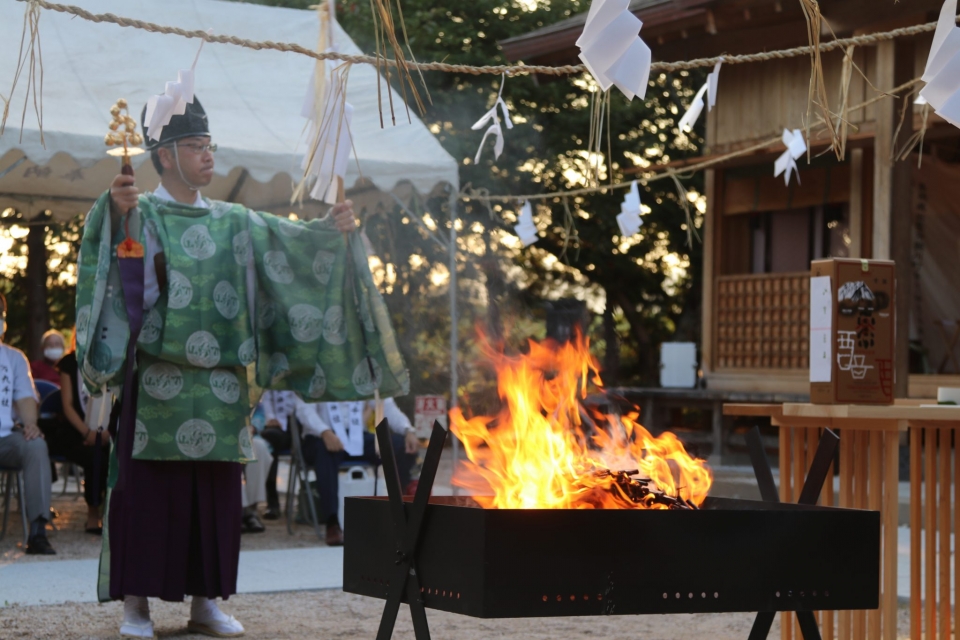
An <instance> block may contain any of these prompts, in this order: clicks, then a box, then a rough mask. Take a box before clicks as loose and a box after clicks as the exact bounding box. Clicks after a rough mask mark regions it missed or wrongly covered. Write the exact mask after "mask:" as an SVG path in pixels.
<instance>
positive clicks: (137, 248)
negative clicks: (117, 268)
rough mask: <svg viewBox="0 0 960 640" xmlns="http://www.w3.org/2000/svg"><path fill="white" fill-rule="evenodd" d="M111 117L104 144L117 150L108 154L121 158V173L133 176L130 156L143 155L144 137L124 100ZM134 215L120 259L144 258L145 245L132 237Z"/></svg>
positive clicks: (119, 248) (127, 224) (126, 228)
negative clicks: (138, 131)
mask: <svg viewBox="0 0 960 640" xmlns="http://www.w3.org/2000/svg"><path fill="white" fill-rule="evenodd" d="M123 112H126V113H123ZM110 115H111V116H113V120H112V121H111V122H110V131H109V132H108V133H107V135H106V136H105V137H104V139H103V142H104V143H105V144H106V145H107V146H108V147H116V148H114V149H110V150H108V151H107V154H108V155H111V156H119V157H121V158H122V162H123V165H122V166H121V168H120V173H122V174H123V175H125V176H132V175H133V165H131V164H130V156H136V155H140V154H141V153H143V149H142V148H141V147H140V146H139V145H141V144H143V136H142V135H140V134H139V133H137V121H136V120H134V119H133V116H131V115H130V110H129V109H128V107H127V101H126V100H124V99H123V98H120V99H119V100H117V103H116V104H115V105H113V106H112V107H110ZM132 213H133V211H131V212H130V213H128V214H127V219H126V221H125V222H124V233H125V234H126V238H125V239H124V240H123V242H121V243H120V244H119V246H117V256H118V257H120V258H143V245H141V244H140V243H139V242H137V241H136V240H134V239H133V238H131V237H130V216H131V214H132Z"/></svg>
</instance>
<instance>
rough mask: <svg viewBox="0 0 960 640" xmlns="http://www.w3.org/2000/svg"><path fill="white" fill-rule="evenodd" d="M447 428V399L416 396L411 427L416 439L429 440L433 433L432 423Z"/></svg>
mask: <svg viewBox="0 0 960 640" xmlns="http://www.w3.org/2000/svg"><path fill="white" fill-rule="evenodd" d="M434 420H437V421H439V422H440V424H441V425H443V426H444V428H445V427H446V426H447V399H446V398H444V397H443V396H417V398H416V408H415V409H414V416H413V426H414V428H415V429H416V430H417V437H418V438H429V437H430V434H432V433H433V421H434Z"/></svg>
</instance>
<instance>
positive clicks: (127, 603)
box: [120, 596, 156, 639]
mask: <svg viewBox="0 0 960 640" xmlns="http://www.w3.org/2000/svg"><path fill="white" fill-rule="evenodd" d="M120 637H121V638H138V639H139V638H151V639H152V638H155V637H156V636H155V635H154V634H153V622H151V621H150V605H149V604H147V599H146V598H141V597H140V596H124V598H123V624H121V625H120Z"/></svg>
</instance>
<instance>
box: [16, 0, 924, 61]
mask: <svg viewBox="0 0 960 640" xmlns="http://www.w3.org/2000/svg"><path fill="white" fill-rule="evenodd" d="M20 1H21V2H22V1H24V0H20ZM26 1H27V2H28V3H29V4H31V5H36V6H39V7H40V8H42V9H47V10H49V11H57V12H59V13H66V14H70V15H73V16H76V17H78V18H82V19H84V20H88V21H90V22H96V23H109V24H115V25H118V26H120V27H128V28H133V29H141V30H143V31H149V32H151V33H161V34H166V35H178V36H181V37H184V38H200V39H202V40H206V41H207V42H213V43H218V44H230V45H234V46H238V47H244V48H247V49H254V50H263V49H270V50H273V51H284V52H288V53H297V54H300V55H304V56H307V57H310V58H314V59H316V60H341V61H343V62H352V63H355V64H370V65H374V66H376V65H377V63H378V61H379V62H380V63H384V64H386V65H388V66H390V67H395V66H397V64H398V63H397V62H396V61H395V60H390V59H388V60H386V61H384V60H383V59H382V58H377V56H367V55H359V56H358V55H348V54H343V53H335V52H317V51H313V50H312V49H309V48H307V47H304V46H301V45H299V44H295V43H289V42H273V41H270V40H248V39H246V38H238V37H237V36H230V35H213V34H210V33H207V32H206V31H201V30H199V29H181V28H178V27H170V26H165V25H160V24H156V23H153V22H147V21H145V20H136V19H133V18H125V17H122V16H117V15H115V14H112V13H91V12H90V11H87V10H86V9H83V8H81V7H77V6H74V5H67V4H58V3H55V2H49V1H48V0H26ZM936 28H937V23H936V22H928V23H926V24H919V25H913V26H910V27H901V28H899V29H892V30H890V31H884V32H879V33H871V34H867V35H861V36H854V37H850V38H841V39H839V40H831V41H829V42H821V43H820V44H819V45H818V46H817V49H818V50H819V52H820V53H826V52H828V51H834V50H836V49H845V48H846V47H848V46H849V45H851V44H852V45H855V46H858V47H863V46H870V45H875V44H877V43H879V42H883V41H885V40H894V39H896V38H904V37H910V36H916V35H919V34H922V33H928V32H930V31H934V30H935V29H936ZM810 53H811V47H810V46H809V45H807V46H802V47H793V48H790V49H781V50H779V51H765V52H762V53H750V54H744V55H737V56H726V55H725V56H714V57H711V58H696V59H693V60H683V61H677V62H654V63H653V64H652V65H651V66H650V70H651V71H661V72H670V71H682V70H689V69H699V68H701V67H712V66H714V65H715V64H716V63H718V62H723V64H724V65H730V64H746V63H751V62H765V61H768V60H786V59H788V58H796V57H799V56H806V55H810ZM405 65H406V66H407V67H408V68H409V69H417V70H418V71H442V72H446V73H466V74H470V75H490V74H493V75H500V74H503V73H506V74H507V75H513V76H519V75H530V74H538V75H550V76H569V75H577V74H580V73H583V72H584V71H586V67H584V66H583V65H582V64H576V65H562V66H549V65H523V64H507V65H484V66H474V65H464V64H448V63H445V62H405Z"/></svg>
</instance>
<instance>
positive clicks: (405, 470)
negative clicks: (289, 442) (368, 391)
mask: <svg viewBox="0 0 960 640" xmlns="http://www.w3.org/2000/svg"><path fill="white" fill-rule="evenodd" d="M304 406H305V407H307V408H308V410H307V411H304V415H303V416H301V415H300V413H299V412H298V414H297V417H298V418H299V419H300V421H301V423H302V424H303V432H304V438H303V457H304V460H305V461H306V463H307V464H310V465H312V466H313V468H314V471H316V474H317V490H318V491H319V493H320V510H321V511H323V513H324V514H325V516H326V524H327V533H326V541H327V544H328V545H330V546H335V545H341V544H343V530H342V529H341V527H340V518H339V514H338V513H337V512H338V510H339V508H340V495H339V490H340V485H339V482H340V478H339V474H340V464H341V463H343V462H349V461H353V460H356V461H361V462H368V463H371V464H379V457H378V455H377V452H376V448H375V445H374V442H375V440H376V436H375V435H374V434H373V433H371V432H370V431H367V429H366V425H367V421H368V418H370V417H372V415H373V411H374V402H373V400H368V401H366V402H319V403H316V404H308V405H304ZM309 409H312V410H309ZM383 410H384V417H385V418H386V419H387V421H388V422H389V424H390V429H391V430H392V431H393V449H394V452H395V453H396V456H397V471H398V473H399V475H400V486H401V487H406V486H407V485H408V484H409V483H410V469H411V468H412V467H413V464H414V463H415V462H416V461H417V450H418V449H419V447H420V441H419V440H417V435H416V433H415V432H414V429H413V427H412V426H411V424H410V420H409V419H408V418H407V416H406V415H404V413H403V412H402V411H400V408H399V407H397V403H396V402H394V400H393V398H387V399H386V400H384V402H383Z"/></svg>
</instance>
